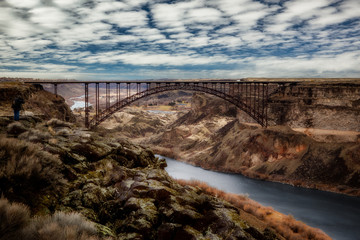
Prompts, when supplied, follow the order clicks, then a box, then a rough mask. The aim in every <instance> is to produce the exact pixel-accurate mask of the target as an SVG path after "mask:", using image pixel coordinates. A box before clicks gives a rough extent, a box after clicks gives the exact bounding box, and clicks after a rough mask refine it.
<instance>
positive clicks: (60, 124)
mask: <svg viewBox="0 0 360 240" xmlns="http://www.w3.org/2000/svg"><path fill="white" fill-rule="evenodd" d="M46 124H47V125H48V126H51V127H68V128H71V126H72V125H73V124H71V123H68V122H64V121H61V120H59V119H56V118H52V119H50V120H49V121H48V122H47V123H46Z"/></svg>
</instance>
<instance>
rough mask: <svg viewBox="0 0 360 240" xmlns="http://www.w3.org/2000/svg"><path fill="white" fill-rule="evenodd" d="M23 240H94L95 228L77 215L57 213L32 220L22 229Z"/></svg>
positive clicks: (95, 237)
mask: <svg viewBox="0 0 360 240" xmlns="http://www.w3.org/2000/svg"><path fill="white" fill-rule="evenodd" d="M24 235H25V236H26V237H25V238H24V240H34V239H39V240H88V239H89V240H96V239H99V238H98V237H97V236H96V235H97V233H96V228H95V225H94V224H93V223H92V222H89V221H87V220H86V219H85V218H84V217H82V216H81V215H80V214H78V213H68V214H66V213H62V212H57V213H55V214H54V215H52V216H47V217H41V218H37V219H34V220H33V221H32V222H31V223H30V224H29V226H28V227H27V228H26V229H24Z"/></svg>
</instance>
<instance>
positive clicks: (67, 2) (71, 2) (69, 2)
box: [23, 0, 85, 8]
mask: <svg viewBox="0 0 360 240" xmlns="http://www.w3.org/2000/svg"><path fill="white" fill-rule="evenodd" d="M23 1H24V0H23ZM24 2H25V1H24ZM53 2H54V3H55V4H56V5H58V6H59V7H61V8H73V7H78V6H80V5H81V4H82V3H84V2H85V0H53Z"/></svg>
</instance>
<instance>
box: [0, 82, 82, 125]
mask: <svg viewBox="0 0 360 240" xmlns="http://www.w3.org/2000/svg"><path fill="white" fill-rule="evenodd" d="M19 96H20V97H22V98H23V99H24V100H25V104H24V105H23V109H24V111H21V112H20V116H21V118H23V119H24V118H27V117H28V118H33V117H34V116H35V117H38V118H41V119H47V120H49V119H51V118H57V119H60V120H63V121H70V122H74V121H75V116H74V115H73V113H72V112H71V110H70V108H69V106H68V105H67V104H66V103H65V100H64V98H62V97H61V96H60V95H54V94H52V93H50V92H48V91H45V90H44V89H43V87H42V86H41V85H39V84H34V85H30V84H24V83H21V82H1V83H0V102H1V105H0V113H1V117H0V118H1V119H2V121H6V117H10V116H12V115H13V112H12V111H13V110H12V108H11V104H12V102H13V100H14V99H15V98H16V97H19ZM5 116H6V117H5Z"/></svg>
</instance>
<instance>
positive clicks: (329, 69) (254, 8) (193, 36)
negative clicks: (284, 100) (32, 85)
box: [0, 0, 360, 80]
mask: <svg viewBox="0 0 360 240" xmlns="http://www.w3.org/2000/svg"><path fill="white" fill-rule="evenodd" d="M0 33H1V34H0V77H1V76H6V77H32V78H63V79H64V78H67V79H79V80H80V79H97V80H101V79H103V80H106V79H119V80H120V79H121V80H124V79H159V78H242V77H360V0H184V1H172V0H153V1H152V0H123V1H116V0H0Z"/></svg>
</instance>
